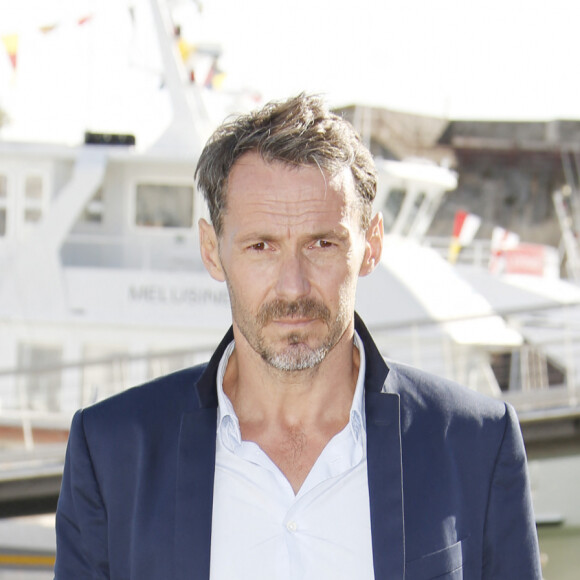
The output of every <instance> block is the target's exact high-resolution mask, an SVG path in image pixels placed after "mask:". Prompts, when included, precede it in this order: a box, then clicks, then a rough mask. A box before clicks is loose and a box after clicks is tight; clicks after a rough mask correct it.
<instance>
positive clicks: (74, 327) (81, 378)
mask: <svg viewBox="0 0 580 580" xmlns="http://www.w3.org/2000/svg"><path fill="white" fill-rule="evenodd" d="M163 6H164V5H163V4H161V3H157V1H156V0H152V2H151V8H152V14H153V16H154V18H153V22H154V23H155V25H156V29H157V31H158V38H159V47H160V50H159V52H160V54H161V55H162V61H163V67H164V70H165V73H166V76H165V78H166V86H167V90H168V94H169V95H170V96H171V103H172V106H173V118H172V120H171V122H170V123H169V124H168V126H167V128H166V130H165V131H164V133H163V134H162V135H161V136H160V138H159V139H158V140H157V141H156V142H154V143H153V144H152V145H151V146H150V147H147V148H145V149H141V148H140V147H139V144H138V143H137V145H135V144H133V139H132V137H131V136H128V135H117V134H100V133H88V134H87V135H86V139H85V143H83V144H79V145H76V146H68V145H59V144H47V143H22V142H3V141H0V426H1V427H2V429H4V430H3V431H2V433H3V434H4V435H3V438H0V439H2V441H1V442H0V444H1V445H3V446H4V447H5V448H8V447H10V448H11V449H12V450H14V449H18V448H19V447H20V448H22V449H23V450H24V451H23V454H22V457H21V458H20V462H18V461H16V462H14V464H13V465H15V467H14V471H11V468H10V466H8V467H6V465H5V466H4V469H3V473H4V478H5V479H6V478H8V479H9V478H11V477H13V476H14V474H15V473H20V474H22V473H23V472H27V470H29V471H30V472H34V470H37V471H36V472H37V473H38V465H39V464H38V461H39V459H38V456H36V455H35V450H38V448H39V443H42V442H51V443H55V442H56V443H60V445H59V446H57V447H56V448H51V449H56V455H50V458H49V459H50V460H49V461H48V460H46V461H45V462H44V463H43V464H42V465H44V468H46V465H47V463H50V465H51V466H56V467H55V473H53V472H51V473H50V477H53V478H54V477H55V474H56V475H58V470H59V466H61V465H62V456H63V450H64V446H63V443H64V440H65V438H66V432H67V428H68V425H69V422H70V418H71V415H72V413H73V411H74V410H76V409H77V408H79V407H81V406H83V405H87V404H89V403H91V402H93V401H95V400H98V399H100V398H103V397H105V396H108V395H110V394H113V393H115V392H117V391H119V390H121V389H124V388H127V387H129V386H132V385H135V384H139V383H141V382H143V381H145V380H147V379H149V378H151V377H153V376H157V375H160V374H163V373H165V372H169V371H171V370H173V369H175V368H180V367H184V366H187V365H190V364H193V363H195V362H198V361H201V360H205V359H206V358H207V356H208V354H209V353H210V352H211V351H212V349H213V347H214V346H215V344H216V343H217V341H218V340H219V339H220V338H221V336H222V334H223V332H224V331H225V330H226V328H227V326H228V325H229V321H230V309H229V301H228V296H227V290H226V288H225V286H224V285H219V284H218V283H216V282H215V281H213V280H212V279H211V278H210V277H209V275H208V274H207V273H206V272H205V270H204V268H203V265H202V263H201V260H200V258H199V251H198V242H197V231H196V224H197V220H198V219H199V218H200V217H207V216H206V210H205V207H204V202H203V200H202V198H201V196H200V195H199V193H198V192H197V191H196V189H195V187H194V185H193V172H194V169H195V164H196V160H197V156H198V155H199V152H200V150H201V146H202V144H203V142H204V141H205V138H206V137H207V135H208V133H209V129H210V128H211V126H212V125H213V124H214V123H215V120H216V117H215V115H210V114H209V113H208V111H210V110H212V111H215V110H216V109H221V110H224V109H223V108H222V107H221V104H220V107H214V106H212V105H211V104H210V103H209V102H208V98H209V99H211V98H213V97H215V95H213V94H212V93H210V92H208V91H206V90H205V89H203V88H202V87H199V86H196V85H192V84H191V83H189V82H188V80H187V78H186V75H184V71H183V70H181V69H180V64H179V63H180V61H179V59H176V58H175V38H174V36H173V34H172V32H171V31H172V30H173V26H172V25H171V24H170V23H169V20H168V16H167V14H166V13H164V11H163ZM238 104H239V103H238ZM224 115H225V112H224ZM377 167H378V171H379V192H378V195H377V200H376V209H377V210H381V211H383V212H384V214H385V218H386V219H385V223H386V225H387V230H388V231H387V236H386V244H385V251H384V255H383V257H382V260H381V265H380V267H379V268H378V269H377V271H376V272H375V273H373V275H372V276H369V277H367V278H363V279H361V282H360V286H359V293H358V297H357V309H358V310H359V312H360V314H361V315H362V317H363V319H365V321H366V322H367V324H368V326H369V327H370V329H371V331H372V332H373V334H374V335H375V337H376V338H377V342H378V344H379V346H380V347H381V349H382V351H383V353H384V354H385V355H386V356H387V357H389V358H393V359H398V360H402V361H404V362H408V363H411V364H415V365H417V366H421V367H423V368H425V369H426V370H430V371H432V372H434V373H437V374H442V375H445V376H447V377H449V378H452V379H455V380H457V381H458V382H460V383H463V384H465V385H467V386H468V387H470V388H473V389H476V390H479V391H482V392H485V393H487V394H490V395H492V396H496V397H504V398H507V399H508V400H511V401H512V402H514V403H515V404H516V406H517V408H518V409H519V410H520V413H521V415H520V416H521V417H522V418H523V419H524V420H525V419H526V417H527V418H529V419H530V421H532V420H534V418H535V416H536V415H534V414H538V413H540V414H541V417H544V418H545V417H548V416H549V414H550V413H556V412H564V411H565V412H568V413H570V416H571V417H575V416H576V415H577V414H578V412H579V411H578V395H579V390H578V385H579V384H580V380H579V377H578V373H579V372H580V365H576V364H575V360H577V354H580V352H578V351H577V345H578V344H580V342H579V341H578V340H577V338H578V337H577V329H575V328H574V327H573V326H570V334H569V336H568V341H567V342H566V340H564V338H566V337H562V336H560V337H559V338H560V340H555V338H554V337H553V336H548V333H549V332H551V331H552V332H556V333H557V332H560V334H561V333H562V329H563V328H566V325H565V324H564V323H565V322H570V321H571V320H573V319H576V320H580V318H578V315H579V314H580V306H579V305H580V290H579V289H578V288H577V287H576V286H575V285H574V284H570V283H567V282H565V281H562V280H553V279H542V278H538V277H529V276H528V277H526V276H511V277H505V276H504V277H498V276H493V275H491V274H490V273H489V272H488V271H487V268H485V267H484V268H481V267H477V268H475V267H473V266H465V265H457V266H454V265H452V264H450V263H449V262H448V261H447V260H446V259H445V258H444V257H442V256H441V253H440V252H438V251H437V250H436V249H434V248H433V247H429V245H428V244H427V243H426V241H427V240H426V239H425V236H426V233H427V231H428V228H429V225H430V223H431V220H432V219H433V218H434V216H435V213H436V210H437V208H438V207H439V204H440V202H441V199H442V197H443V196H444V195H445V193H446V192H447V191H449V190H452V189H453V188H454V187H455V186H456V182H457V176H456V175H455V174H454V173H453V172H452V171H450V170H449V169H447V168H445V167H440V166H436V165H433V164H429V163H426V162H423V161H418V160H408V161H404V162H396V161H385V160H380V159H377ZM545 313H548V314H547V318H548V319H549V321H550V323H551V324H552V325H553V326H552V327H550V326H549V325H547V324H545V325H544V326H543V327H542V328H538V325H537V324H536V322H537V320H538V315H539V314H545ZM562 314H564V320H560V323H559V326H557V325H556V324H557V322H558V318H562ZM554 329H555V330H554ZM578 330H580V327H579V328H578ZM506 364H507V367H506V366H505V365H506ZM502 365H504V366H502ZM576 367H578V368H576ZM534 369H537V372H534ZM555 371H558V372H555ZM574 413H575V414H576V415H575V414H574ZM526 414H527V415H526ZM573 420H574V419H573ZM40 447H42V446H40ZM55 457H56V459H55ZM28 459H30V461H28ZM532 467H533V466H532ZM544 473H545V472H544V470H542V469H541V467H539V466H537V467H533V469H532V476H533V477H535V481H536V484H535V485H536V488H537V489H541V490H545V489H546V488H547V489H551V488H550V485H551V484H546V483H539V482H544V481H545V475H544ZM0 480H1V478H0ZM1 484H2V481H0V487H1ZM538 486H539V487H538ZM537 495H538V496H539V497H541V498H542V499H541V511H542V510H543V511H542V513H543V516H542V517H543V518H544V519H546V521H547V520H549V519H550V518H552V517H556V516H558V514H560V516H558V517H560V519H566V521H567V522H568V523H572V524H573V525H577V526H580V514H579V513H578V512H577V510H570V509H566V508H565V506H560V504H558V505H555V504H553V503H550V502H553V501H554V500H555V499H556V500H557V499H558V496H557V494H554V493H545V492H544V491H540V492H538V493H537ZM567 497H568V496H567ZM554 514H556V516H554Z"/></svg>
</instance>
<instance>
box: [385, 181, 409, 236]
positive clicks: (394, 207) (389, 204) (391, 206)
mask: <svg viewBox="0 0 580 580" xmlns="http://www.w3.org/2000/svg"><path fill="white" fill-rule="evenodd" d="M405 193H406V192H405V190H404V189H391V190H390V191H389V195H388V196H387V201H386V202H385V207H384V208H383V214H384V215H383V219H384V223H385V231H387V232H388V231H390V230H391V229H392V228H393V226H394V225H395V222H396V221H397V216H398V215H399V212H400V211H401V206H402V205H403V200H404V199H405Z"/></svg>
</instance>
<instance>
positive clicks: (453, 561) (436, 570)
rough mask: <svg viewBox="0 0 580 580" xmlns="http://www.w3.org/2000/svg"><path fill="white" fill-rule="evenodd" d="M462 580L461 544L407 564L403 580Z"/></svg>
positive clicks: (458, 543)
mask: <svg viewBox="0 0 580 580" xmlns="http://www.w3.org/2000/svg"><path fill="white" fill-rule="evenodd" d="M435 579H437V580H462V579H463V551H462V546H461V542H457V543H456V544H453V545H451V546H448V547H447V548H443V549H442V550H438V551H437V552H433V553H431V554H426V555H425V556H422V557H421V558H417V559H416V560H412V561H410V562H407V564H406V566H405V580H435Z"/></svg>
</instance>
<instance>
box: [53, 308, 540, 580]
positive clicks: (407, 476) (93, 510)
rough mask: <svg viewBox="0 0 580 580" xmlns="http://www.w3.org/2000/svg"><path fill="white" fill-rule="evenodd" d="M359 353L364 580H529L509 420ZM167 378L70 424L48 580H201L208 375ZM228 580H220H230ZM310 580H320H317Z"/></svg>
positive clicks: (193, 372) (516, 447)
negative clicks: (368, 564) (366, 535)
mask: <svg viewBox="0 0 580 580" xmlns="http://www.w3.org/2000/svg"><path fill="white" fill-rule="evenodd" d="M356 328H357V331H358V333H359V335H360V336H361V338H362V340H363V343H364V347H365V353H366V360H367V365H366V376H365V397H366V403H365V407H366V421H367V451H368V454H367V457H368V481H369V495H370V508H371V530H372V549H373V562H374V570H375V578H376V579H377V580H402V579H405V580H427V579H434V578H437V579H438V580H457V579H469V580H476V579H489V580H520V579H521V580H535V579H538V580H540V579H541V571H540V564H539V551H538V543H537V536H536V530H535V524H534V518H533V513H532V507H531V501H530V489H529V483H528V477H527V470H526V459H525V452H524V447H523V442H522V437H521V433H520V429H519V425H518V421H517V418H516V416H515V413H514V411H513V409H512V408H511V407H510V406H509V405H506V404H505V403H503V402H500V401H496V400H494V399H490V398H487V397H484V396H482V395H479V394H477V393H474V392H472V391H469V390H467V389H464V388H462V387H459V386H457V385H455V384H452V383H450V382H449V381H446V380H444V379H441V378H438V377H434V376H432V375H428V374H426V373H424V372H421V371H418V370H416V369H413V368H411V367H408V366H405V365H399V364H391V363H389V365H388V366H387V364H386V363H385V362H384V360H383V358H382V356H381V355H380V353H379V351H378V350H377V348H376V346H375V344H374V343H373V341H372V339H371V337H370V335H369V333H368V331H367V330H366V328H365V327H364V325H363V324H362V322H361V321H360V319H358V317H357V321H356ZM232 338H233V334H232V332H231V330H230V332H229V333H228V334H227V335H226V337H225V338H224V340H223V341H222V343H221V344H220V346H219V347H218V349H217V350H216V352H215V354H214V355H213V357H212V359H211V360H210V362H209V363H208V364H207V365H201V366H197V367H194V368H190V369H186V370H183V371H179V372H177V373H174V374H171V375H169V376H166V377H163V378H160V379H157V380H154V381H152V382H150V383H148V384H146V385H143V386H141V387H137V388H133V389H130V390H128V391H125V392H123V393H121V394H119V395H116V396H114V397H112V398H110V399H107V400H105V401H103V402H100V403H98V404H96V405H94V406H92V407H89V408H87V409H84V410H81V411H79V412H78V413H77V414H76V415H75V417H74V419H73V423H72V427H71V432H70V438H69V444H68V450H67V457H66V464H65V470H64V476H63V482H62V490H61V495H60V498H59V503H58V510H57V514H56V528H57V556H56V568H55V574H56V575H55V577H56V579H57V580H84V579H89V578H90V579H93V580H94V579H105V578H107V579H111V580H148V579H151V580H186V579H187V580H197V579H199V580H202V579H203V580H206V579H208V578H209V566H210V539H211V522H212V494H213V476H214V466H215V438H216V409H217V395H216V372H217V367H218V364H219V361H220V359H221V356H222V354H223V351H224V349H225V347H226V346H227V344H228V343H229V342H230V341H231V340H232ZM232 580H233V579H232ZM321 580H322V579H321Z"/></svg>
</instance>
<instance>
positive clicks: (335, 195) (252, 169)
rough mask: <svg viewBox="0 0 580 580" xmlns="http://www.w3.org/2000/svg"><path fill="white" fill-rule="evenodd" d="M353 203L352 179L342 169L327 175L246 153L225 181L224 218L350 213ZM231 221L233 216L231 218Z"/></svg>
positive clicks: (348, 173) (313, 167) (306, 167)
mask: <svg viewBox="0 0 580 580" xmlns="http://www.w3.org/2000/svg"><path fill="white" fill-rule="evenodd" d="M355 201H356V192H355V185H354V178H353V176H352V172H351V171H350V168H348V167H345V168H343V169H341V170H340V171H338V172H337V173H335V174H333V175H330V174H328V173H327V172H326V171H323V170H321V169H320V168H319V167H318V166H317V165H308V166H296V167H295V166H291V165H288V164H285V163H283V162H280V161H271V162H270V161H264V159H263V158H262V157H261V156H260V155H259V154H258V153H253V152H252V153H246V154H244V155H242V156H241V157H240V158H239V159H238V160H237V161H236V163H235V164H234V165H233V167H232V170H231V172H230V175H229V178H228V186H227V199H226V215H228V214H232V213H239V212H240V211H241V212H244V213H247V212H251V211H268V212H271V213H274V214H277V215H286V216H288V217H289V216H298V215H301V216H303V217H305V213H308V212H310V211H314V212H316V213H317V214H318V213H326V212H332V213H334V212H337V211H338V212H340V213H341V214H346V213H350V210H351V209H352V208H353V207H354V204H355ZM232 217H233V216H232Z"/></svg>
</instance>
